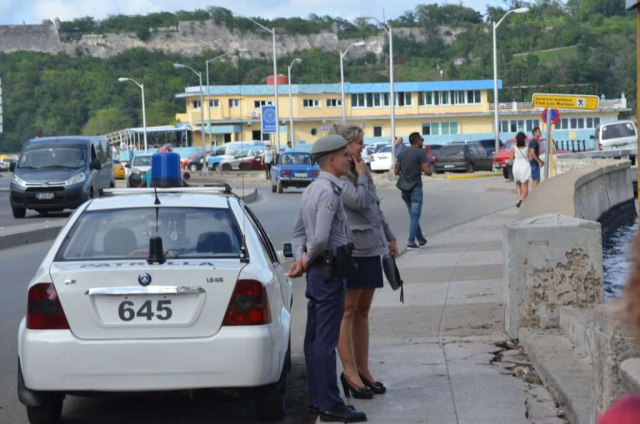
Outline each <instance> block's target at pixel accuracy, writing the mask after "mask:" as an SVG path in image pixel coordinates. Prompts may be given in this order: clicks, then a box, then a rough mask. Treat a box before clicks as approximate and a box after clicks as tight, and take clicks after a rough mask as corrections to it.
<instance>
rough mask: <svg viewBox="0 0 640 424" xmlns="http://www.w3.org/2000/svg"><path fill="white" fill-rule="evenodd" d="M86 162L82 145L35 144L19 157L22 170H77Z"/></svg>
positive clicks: (85, 149)
mask: <svg viewBox="0 0 640 424" xmlns="http://www.w3.org/2000/svg"><path fill="white" fill-rule="evenodd" d="M86 162H87V146H86V145H84V144H58V143H56V144H36V145H32V146H27V149H26V150H25V151H24V152H23V153H22V154H21V155H20V162H19V163H18V168H22V169H78V168H82V167H83V166H85V164H86Z"/></svg>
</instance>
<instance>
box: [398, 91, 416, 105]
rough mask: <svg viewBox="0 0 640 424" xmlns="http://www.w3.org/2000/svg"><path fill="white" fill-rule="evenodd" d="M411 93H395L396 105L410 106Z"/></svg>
mask: <svg viewBox="0 0 640 424" xmlns="http://www.w3.org/2000/svg"><path fill="white" fill-rule="evenodd" d="M412 103H413V102H412V99H411V93H396V106H411V105H412Z"/></svg>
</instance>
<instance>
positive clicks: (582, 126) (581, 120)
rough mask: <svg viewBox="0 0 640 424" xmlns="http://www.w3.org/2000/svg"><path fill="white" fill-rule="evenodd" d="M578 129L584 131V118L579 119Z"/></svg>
mask: <svg viewBox="0 0 640 424" xmlns="http://www.w3.org/2000/svg"><path fill="white" fill-rule="evenodd" d="M578 129H579V130H582V129H584V118H578Z"/></svg>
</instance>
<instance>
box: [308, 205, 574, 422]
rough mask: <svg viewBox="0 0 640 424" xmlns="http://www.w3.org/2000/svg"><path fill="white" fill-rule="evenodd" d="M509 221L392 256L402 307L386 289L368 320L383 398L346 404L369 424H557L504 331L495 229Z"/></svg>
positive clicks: (505, 214)
mask: <svg viewBox="0 0 640 424" xmlns="http://www.w3.org/2000/svg"><path fill="white" fill-rule="evenodd" d="M516 213H517V209H516V208H515V207H514V208H509V209H507V210H504V211H501V212H497V213H495V214H492V215H489V216H486V217H484V218H481V219H479V220H476V221H473V222H470V223H467V224H464V225H461V226H458V227H456V228H453V229H451V230H448V231H445V232H443V233H440V234H438V235H437V236H435V237H432V238H430V239H429V244H428V247H426V248H424V249H422V250H420V251H413V252H407V253H405V254H404V255H402V256H401V257H400V259H399V261H398V263H399V266H400V271H401V274H402V276H403V279H404V281H405V290H404V292H405V293H404V296H405V303H404V304H402V303H400V302H399V300H398V298H399V292H394V291H392V290H391V289H390V288H389V286H388V285H385V288H383V289H382V290H379V291H378V292H377V293H376V297H375V299H374V304H373V308H372V311H371V321H370V322H371V342H370V343H371V353H370V357H371V360H370V363H371V369H372V373H373V374H374V376H375V377H376V378H377V379H379V380H380V381H382V382H384V383H385V385H386V386H387V388H388V391H387V393H386V394H385V395H379V396H375V398H374V399H373V400H353V401H352V404H354V405H355V406H356V407H357V408H358V409H359V410H361V411H363V412H365V413H366V414H367V415H368V417H369V422H371V423H380V424H382V423H385V424H388V423H398V424H410V423H411V424H412V423H434V424H449V423H451V424H454V423H455V424H460V423H468V424H485V423H486V424H518V423H523V424H524V423H549V424H551V423H565V422H566V421H564V420H563V419H562V418H558V416H562V411H560V410H558V409H557V407H556V404H555V402H554V401H553V399H552V398H551V396H550V394H549V393H548V392H547V390H546V389H545V388H544V387H542V386H541V385H540V383H539V379H538V378H537V376H536V375H535V372H533V371H532V369H531V366H530V363H529V360H528V358H527V357H526V355H524V353H522V351H521V349H520V347H519V346H517V345H514V344H513V343H512V342H511V341H510V340H509V338H508V337H507V335H506V334H505V332H504V331H503V328H504V324H503V315H504V313H503V304H502V260H503V259H502V228H503V226H504V225H505V224H506V223H508V222H510V221H512V220H515V219H516ZM318 422H319V421H318Z"/></svg>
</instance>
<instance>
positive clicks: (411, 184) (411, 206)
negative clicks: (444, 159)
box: [394, 132, 431, 250]
mask: <svg viewBox="0 0 640 424" xmlns="http://www.w3.org/2000/svg"><path fill="white" fill-rule="evenodd" d="M409 143H411V147H409V148H407V150H405V151H404V152H402V154H401V155H400V156H399V157H398V162H396V167H395V170H394V173H395V174H396V175H398V176H399V178H398V182H397V183H396V187H398V188H399V189H400V192H401V193H402V200H404V203H405V204H406V205H407V209H408V210H409V218H410V220H411V221H410V224H409V242H408V244H407V250H419V249H420V248H421V247H422V246H424V245H426V244H427V239H426V238H425V236H424V234H422V228H421V227H420V215H421V214H422V198H423V193H422V173H424V174H425V175H427V176H430V175H431V170H429V165H428V164H427V155H426V154H425V153H424V150H422V145H423V143H424V139H423V138H422V136H421V135H420V133H417V132H414V133H411V135H409ZM416 239H417V240H418V244H416Z"/></svg>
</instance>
